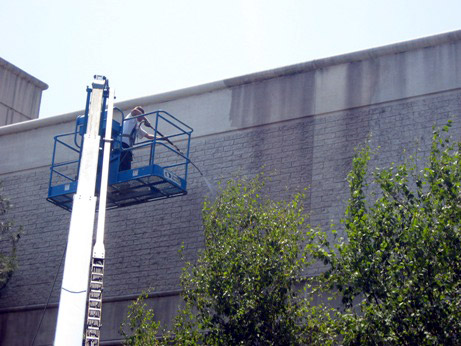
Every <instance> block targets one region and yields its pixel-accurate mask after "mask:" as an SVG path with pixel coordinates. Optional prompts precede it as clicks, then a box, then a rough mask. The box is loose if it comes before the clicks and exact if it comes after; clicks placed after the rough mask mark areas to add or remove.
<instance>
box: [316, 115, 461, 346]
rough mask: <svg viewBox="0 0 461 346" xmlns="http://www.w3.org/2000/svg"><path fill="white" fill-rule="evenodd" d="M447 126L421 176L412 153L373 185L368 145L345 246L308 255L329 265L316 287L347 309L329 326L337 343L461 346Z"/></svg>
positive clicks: (458, 253) (460, 255)
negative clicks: (332, 294)
mask: <svg viewBox="0 0 461 346" xmlns="http://www.w3.org/2000/svg"><path fill="white" fill-rule="evenodd" d="M450 127H451V122H449V123H448V125H447V126H445V127H444V128H443V129H442V130H441V131H439V130H434V132H433V141H432V148H431V153H430V155H429V160H428V164H427V165H426V167H425V168H424V169H422V170H419V169H418V168H417V167H418V159H417V158H411V157H410V158H409V159H408V160H406V162H404V163H402V164H398V165H396V164H392V165H391V166H390V167H389V168H388V169H381V170H376V171H375V172H374V174H373V175H372V179H371V180H370V179H368V178H367V172H368V167H367V166H368V162H369V160H370V156H371V155H370V149H369V147H366V148H365V149H363V150H361V151H360V152H359V153H358V155H357V156H356V157H355V159H354V161H353V169H352V171H351V172H350V174H349V176H348V181H349V186H350V199H349V203H348V205H347V209H346V213H345V218H344V220H343V224H344V226H345V233H346V236H347V242H344V241H343V240H342V239H340V240H339V241H338V242H337V243H336V244H335V246H334V247H329V248H328V249H325V248H324V247H323V248H322V246H323V245H325V242H324V243H322V242H320V244H321V245H322V246H318V247H317V248H315V249H313V250H312V253H313V254H315V256H316V257H317V258H320V259H322V260H323V261H324V262H325V263H327V264H329V265H330V269H329V270H328V271H327V272H325V273H324V274H323V275H322V276H321V277H320V278H319V280H321V282H322V285H321V286H322V288H323V289H324V290H325V289H335V290H337V291H338V292H339V294H340V296H341V298H342V302H343V304H344V306H345V309H338V310H336V314H337V315H336V319H333V320H330V321H329V323H335V324H336V326H335V328H332V329H331V331H333V330H334V332H335V333H337V335H336V336H337V340H338V341H341V343H343V344H346V345H377V344H380V345H381V344H396V345H437V344H438V345H455V344H457V345H459V344H461V246H460V245H461V233H460V222H461V190H460V185H461V155H460V149H461V143H453V140H452V139H451V138H450V136H449V133H448V132H449V128H450ZM369 180H370V181H371V182H370V183H368V181H369ZM370 191H375V192H377V193H376V195H374V194H372V193H370ZM373 196H374V202H371V203H370V202H369V199H370V197H373ZM323 237H324V236H323ZM323 239H324V238H323ZM314 250H315V251H314ZM330 292H331V291H330Z"/></svg>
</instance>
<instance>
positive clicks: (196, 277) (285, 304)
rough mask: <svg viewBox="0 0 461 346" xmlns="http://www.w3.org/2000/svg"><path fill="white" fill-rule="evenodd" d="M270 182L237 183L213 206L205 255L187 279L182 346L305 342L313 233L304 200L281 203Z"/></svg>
mask: <svg viewBox="0 0 461 346" xmlns="http://www.w3.org/2000/svg"><path fill="white" fill-rule="evenodd" d="M263 186H264V179H261V177H260V176H258V177H256V178H255V179H252V180H248V181H244V180H230V181H229V182H228V183H227V185H226V187H225V188H224V189H223V191H222V192H221V194H220V195H219V196H218V198H217V199H216V200H215V201H214V202H205V205H204V208H203V225H204V235H205V249H204V250H203V251H202V252H201V253H200V255H199V258H198V260H197V262H196V263H194V264H190V263H189V264H188V265H187V266H186V268H185V270H184V272H183V275H182V277H181V285H182V288H183V291H184V293H183V296H184V300H185V303H186V307H185V310H184V311H183V313H182V314H180V316H179V320H178V324H177V329H176V332H177V333H176V340H177V341H178V342H180V343H184V344H185V343H187V342H190V341H191V340H194V342H198V343H204V344H207V345H238V344H243V345H259V344H264V345H290V344H299V343H301V342H302V340H303V339H305V337H306V335H305V331H304V324H305V323H304V312H303V309H305V307H306V305H305V300H304V299H303V297H302V294H301V295H300V294H299V290H298V288H297V286H299V284H300V283H301V281H302V275H301V274H302V271H303V269H304V267H305V263H304V259H305V256H304V254H303V248H302V246H303V242H304V239H305V231H306V230H307V229H308V226H307V225H306V223H305V219H304V215H303V207H302V199H303V196H302V194H297V195H296V196H294V198H293V199H292V200H291V201H289V202H283V201H282V202H275V201H273V200H271V199H269V198H266V197H264V196H263V194H262V190H263Z"/></svg>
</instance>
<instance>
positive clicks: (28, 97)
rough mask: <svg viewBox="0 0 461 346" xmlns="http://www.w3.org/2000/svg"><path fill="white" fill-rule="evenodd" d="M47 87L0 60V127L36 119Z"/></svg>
mask: <svg viewBox="0 0 461 346" xmlns="http://www.w3.org/2000/svg"><path fill="white" fill-rule="evenodd" d="M46 89H48V85H46V84H45V83H43V82H42V81H40V80H38V79H37V78H35V77H33V76H31V75H29V74H27V73H26V72H24V71H22V70H21V69H19V68H17V67H16V66H14V65H13V64H10V63H9V62H8V61H6V60H4V59H2V58H0V126H4V125H9V124H14V123H19V122H22V121H26V120H31V119H37V118H38V114H39V111H40V101H41V99H42V91H43V90H46Z"/></svg>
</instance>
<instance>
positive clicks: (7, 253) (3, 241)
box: [0, 183, 20, 290]
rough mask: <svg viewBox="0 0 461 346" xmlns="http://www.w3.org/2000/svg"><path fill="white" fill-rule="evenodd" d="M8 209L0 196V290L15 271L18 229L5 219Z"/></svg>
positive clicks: (9, 205)
mask: <svg viewBox="0 0 461 346" xmlns="http://www.w3.org/2000/svg"><path fill="white" fill-rule="evenodd" d="M0 188H1V183H0ZM10 207H11V204H10V202H9V201H8V200H7V199H6V198H4V197H3V196H2V195H1V194H0V290H1V289H2V288H3V287H5V286H6V284H7V283H8V281H9V280H10V278H11V275H12V274H13V271H14V270H15V269H16V245H17V242H18V240H19V233H20V229H19V230H17V229H15V227H14V225H13V222H11V221H10V220H9V219H8V218H7V213H8V210H9V209H10Z"/></svg>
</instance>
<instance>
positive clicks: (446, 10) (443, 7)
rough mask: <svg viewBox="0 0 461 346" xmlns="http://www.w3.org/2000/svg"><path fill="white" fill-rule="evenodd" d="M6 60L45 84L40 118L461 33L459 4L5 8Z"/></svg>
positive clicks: (4, 3) (39, 3)
mask: <svg viewBox="0 0 461 346" xmlns="http://www.w3.org/2000/svg"><path fill="white" fill-rule="evenodd" d="M0 4H1V6H0V43H1V44H0V56H1V57H2V58H3V59H5V60H7V61H9V62H10V63H12V64H14V65H16V66H17V67H19V68H21V69H23V70H24V71H26V72H27V73H29V74H31V75H33V76H35V77H37V78H38V79H40V80H42V81H43V82H45V83H47V84H48V85H49V89H48V90H46V91H44V92H43V97H42V106H41V111H40V117H41V118H43V117H49V116H54V115H59V114H64V113H69V112H72V111H78V110H81V109H83V108H84V105H85V98H86V91H85V89H86V86H87V85H89V84H90V83H91V82H92V80H93V75H95V74H100V75H105V76H107V77H108V78H109V80H110V85H111V87H112V88H114V89H115V91H116V96H117V101H123V100H127V99H132V98H137V97H142V96H147V95H154V94H158V93H162V92H166V91H171V90H176V89H181V88H184V87H189V86H194V85H199V84H203V83H207V82H213V81H217V80H222V79H225V78H230V77H236V76H240V75H245V74H249V73H253V72H258V71H264V70H268V69H273V68H277V67H282V66H287V65H291V64H296V63H301V62H306V61H310V60H314V59H319V58H326V57H330V56H333V55H338V54H343V53H349V52H354V51H357V50H362V49H367V48H373V47H378V46H382V45H386V44H390V43H396V42H401V41H406V40H411V39H415V38H420V37H424V36H430V35H434V34H439V33H443V32H448V31H453V30H458V29H461V20H460V16H459V15H460V13H461V0H436V1H435V0H385V1H382V0H315V1H313V0H278V1H277V0H169V1H159V0H124V1H123V0H78V1H66V0H0Z"/></svg>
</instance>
